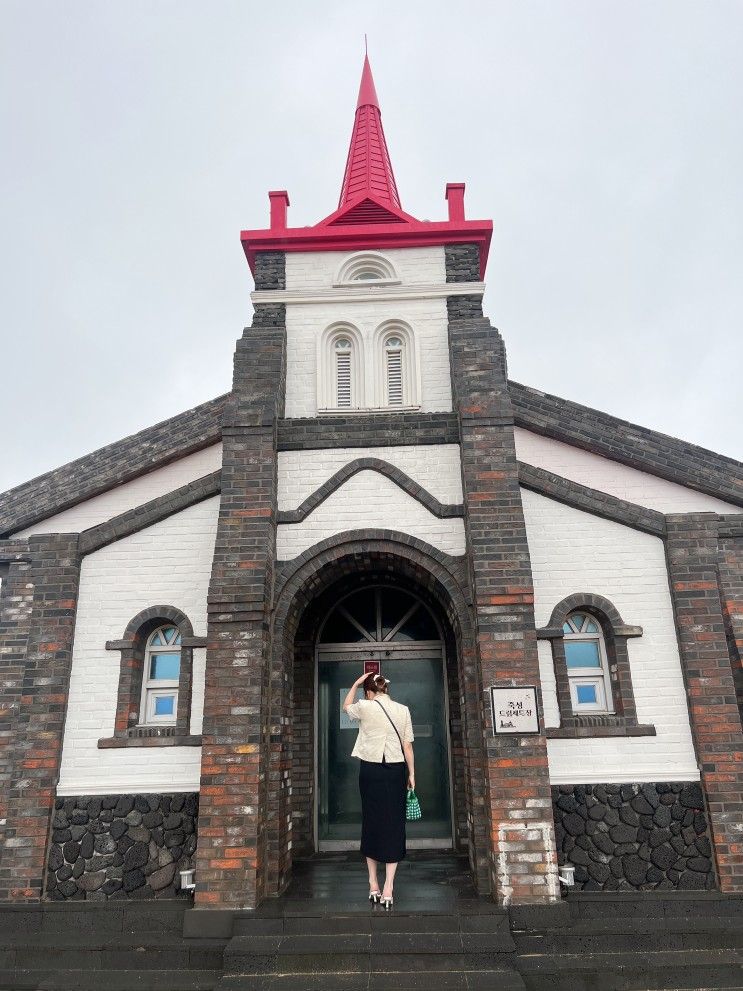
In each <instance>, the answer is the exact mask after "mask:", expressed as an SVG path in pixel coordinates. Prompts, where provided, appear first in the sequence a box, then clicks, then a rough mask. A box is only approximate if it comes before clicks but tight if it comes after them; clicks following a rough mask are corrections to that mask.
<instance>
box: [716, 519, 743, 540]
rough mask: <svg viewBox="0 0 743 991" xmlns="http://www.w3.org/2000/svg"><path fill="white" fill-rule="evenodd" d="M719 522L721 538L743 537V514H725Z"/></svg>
mask: <svg viewBox="0 0 743 991" xmlns="http://www.w3.org/2000/svg"><path fill="white" fill-rule="evenodd" d="M718 520H719V527H718V533H719V535H720V536H721V537H743V513H725V514H723V515H722V516H718Z"/></svg>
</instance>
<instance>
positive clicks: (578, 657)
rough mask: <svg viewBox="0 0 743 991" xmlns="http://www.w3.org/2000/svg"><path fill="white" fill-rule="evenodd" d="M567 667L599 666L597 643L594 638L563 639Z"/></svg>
mask: <svg viewBox="0 0 743 991" xmlns="http://www.w3.org/2000/svg"><path fill="white" fill-rule="evenodd" d="M565 660H566V661H567V665H568V667H569V668H600V667H601V658H600V657H599V645H598V643H597V642H596V641H595V640H565Z"/></svg>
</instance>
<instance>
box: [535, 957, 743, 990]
mask: <svg viewBox="0 0 743 991" xmlns="http://www.w3.org/2000/svg"><path fill="white" fill-rule="evenodd" d="M517 966H518V969H519V972H520V973H521V974H522V975H523V978H524V982H525V984H526V986H527V987H528V989H529V991H701V989H703V988H708V989H713V988H714V989H716V991H717V989H719V991H722V989H725V991H738V989H740V988H741V982H742V980H743V952H742V951H740V950H736V949H711V950H710V949H707V950H661V951H658V952H655V953H635V952H631V951H626V952H615V953H593V952H583V953H563V954H555V953H549V952H548V953H544V954H537V953H535V954H523V955H520V956H519V958H518V964H517Z"/></svg>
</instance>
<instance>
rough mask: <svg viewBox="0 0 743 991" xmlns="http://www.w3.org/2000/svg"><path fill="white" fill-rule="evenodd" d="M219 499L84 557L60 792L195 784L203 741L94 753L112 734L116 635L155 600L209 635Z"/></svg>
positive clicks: (200, 680)
mask: <svg viewBox="0 0 743 991" xmlns="http://www.w3.org/2000/svg"><path fill="white" fill-rule="evenodd" d="M218 512H219V498H218V497H214V498H212V499H208V500H206V501H205V502H202V503H200V504H199V505H197V506H191V507H190V508H189V509H185V510H183V511H182V512H180V513H176V514H175V515H173V516H171V517H169V518H168V519H167V520H163V521H162V522H161V523H157V524H155V525H154V526H151V527H148V528H147V529H146V530H142V531H140V532H139V533H136V534H133V535H132V536H130V537H125V538H124V539H123V540H119V541H117V542H116V543H114V544H110V545H109V546H108V547H104V548H102V549H101V550H99V551H96V552H95V553H93V554H89V555H88V556H86V557H85V558H84V559H83V564H82V570H81V575H80V595H79V600H78V607H77V620H76V625H75V640H74V646H73V656H72V676H71V681H70V699H69V705H68V710H67V719H66V724H65V735H64V745H63V750H62V767H61V775H60V782H59V787H58V793H59V794H60V795H90V794H107V793H108V794H110V793H116V792H129V793H133V792H163V791H197V790H198V787H199V776H200V764H201V748H200V747H162V748H155V747H153V748H141V749H121V750H99V749H98V748H97V746H96V744H97V741H98V739H99V738H100V737H108V736H112V735H113V728H114V718H115V713H116V694H117V688H118V683H119V663H120V657H121V655H120V654H119V652H118V651H111V650H106V649H105V643H106V641H107V640H119V639H120V638H121V636H122V634H123V633H124V630H125V628H126V625H127V623H128V622H129V621H130V620H131V619H132V618H133V617H134V616H136V615H137V613H139V612H141V611H142V610H143V609H146V608H148V607H149V606H152V605H157V604H164V605H171V606H175V607H176V608H178V609H180V610H181V611H182V612H184V613H185V614H186V615H187V616H188V618H189V619H190V621H191V624H192V625H193V628H194V633H195V634H196V635H197V636H205V635H206V597H207V587H208V584H209V576H210V573H211V566H212V557H213V554H214V541H215V537H216V529H217V516H218ZM205 653H206V651H205V650H204V649H199V650H195V651H194V673H193V706H192V722H191V729H192V732H195V733H198V732H199V731H200V728H201V716H202V712H203V694H204V662H205V658H204V654H205Z"/></svg>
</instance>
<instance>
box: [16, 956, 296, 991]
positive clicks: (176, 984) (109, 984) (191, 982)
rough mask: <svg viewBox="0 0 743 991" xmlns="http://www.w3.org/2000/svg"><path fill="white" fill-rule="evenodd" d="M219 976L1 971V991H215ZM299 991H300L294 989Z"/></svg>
mask: <svg viewBox="0 0 743 991" xmlns="http://www.w3.org/2000/svg"><path fill="white" fill-rule="evenodd" d="M219 977H220V972H219V971H213V970H200V971H190V972H184V971H162V970H95V971H92V970H87V969H86V970H59V969H56V968H55V969H54V970H49V961H48V960H47V969H46V970H2V969H0V991H102V989H105V991H214V988H216V987H217V984H218V982H219ZM295 991H298V989H295Z"/></svg>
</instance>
